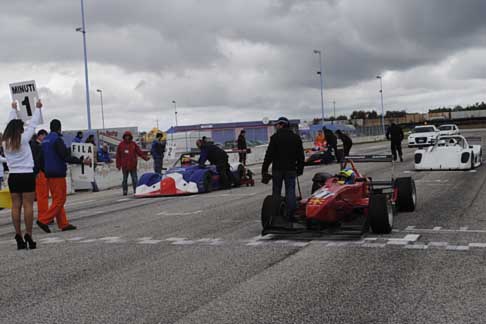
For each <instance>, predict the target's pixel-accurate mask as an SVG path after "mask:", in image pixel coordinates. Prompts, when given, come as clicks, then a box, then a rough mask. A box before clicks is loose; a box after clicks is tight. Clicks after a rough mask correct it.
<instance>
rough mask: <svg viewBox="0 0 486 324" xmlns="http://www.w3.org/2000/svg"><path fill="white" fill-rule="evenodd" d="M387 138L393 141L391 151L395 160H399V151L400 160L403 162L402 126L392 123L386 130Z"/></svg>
mask: <svg viewBox="0 0 486 324" xmlns="http://www.w3.org/2000/svg"><path fill="white" fill-rule="evenodd" d="M386 138H387V139H389V140H390V142H391V151H392V154H393V161H396V160H397V152H398V156H399V157H400V162H403V154H402V141H403V130H402V128H401V127H400V126H398V125H397V124H395V123H391V125H390V127H388V130H387V131H386Z"/></svg>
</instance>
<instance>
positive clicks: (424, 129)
mask: <svg viewBox="0 0 486 324" xmlns="http://www.w3.org/2000/svg"><path fill="white" fill-rule="evenodd" d="M434 131H435V130H434V127H415V128H414V130H413V132H414V133H431V132H434Z"/></svg>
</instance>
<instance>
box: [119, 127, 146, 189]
mask: <svg viewBox="0 0 486 324" xmlns="http://www.w3.org/2000/svg"><path fill="white" fill-rule="evenodd" d="M139 156H140V157H141V158H142V159H144V160H145V161H148V159H149V158H148V157H147V155H146V154H144V153H143V152H142V150H141V149H140V147H138V145H137V143H135V142H134V141H133V135H132V133H131V132H130V131H126V132H125V133H124V134H123V141H122V142H121V143H120V144H119V145H118V148H117V150H116V167H117V169H118V170H120V169H121V170H122V172H123V181H122V187H123V195H124V196H126V195H127V194H128V182H127V181H128V174H130V176H131V178H132V186H133V193H135V189H136V188H137V181H138V179H137V161H138V157H139Z"/></svg>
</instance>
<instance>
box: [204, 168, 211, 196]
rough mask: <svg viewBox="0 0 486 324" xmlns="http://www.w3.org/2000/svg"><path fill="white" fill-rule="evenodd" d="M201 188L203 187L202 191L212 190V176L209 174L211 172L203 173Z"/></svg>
mask: <svg viewBox="0 0 486 324" xmlns="http://www.w3.org/2000/svg"><path fill="white" fill-rule="evenodd" d="M203 188H204V192H211V191H213V176H212V175H211V172H206V173H204V176H203Z"/></svg>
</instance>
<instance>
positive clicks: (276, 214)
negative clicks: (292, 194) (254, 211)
mask: <svg viewBox="0 0 486 324" xmlns="http://www.w3.org/2000/svg"><path fill="white" fill-rule="evenodd" d="M261 219H262V227H263V230H264V231H265V230H266V229H268V228H269V227H272V226H279V225H283V224H285V223H288V220H287V203H286V202H285V198H283V197H273V196H271V195H270V196H266V197H265V199H264V200H263V206H262V215H261Z"/></svg>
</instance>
